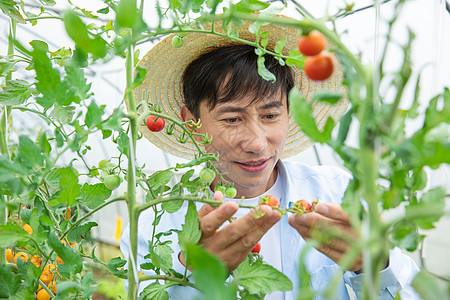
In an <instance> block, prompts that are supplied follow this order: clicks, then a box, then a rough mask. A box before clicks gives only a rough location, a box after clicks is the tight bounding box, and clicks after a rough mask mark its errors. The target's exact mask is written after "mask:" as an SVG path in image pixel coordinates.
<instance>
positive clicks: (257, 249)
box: [251, 242, 261, 253]
mask: <svg viewBox="0 0 450 300" xmlns="http://www.w3.org/2000/svg"><path fill="white" fill-rule="evenodd" d="M259 251H261V243H260V242H258V243H257V244H256V245H255V247H253V249H252V251H251V252H252V253H259Z"/></svg>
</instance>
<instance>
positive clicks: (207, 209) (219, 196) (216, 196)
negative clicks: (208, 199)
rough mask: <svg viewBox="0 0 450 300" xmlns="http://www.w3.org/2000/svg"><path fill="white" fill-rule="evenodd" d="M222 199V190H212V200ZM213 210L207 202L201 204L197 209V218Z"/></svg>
mask: <svg viewBox="0 0 450 300" xmlns="http://www.w3.org/2000/svg"><path fill="white" fill-rule="evenodd" d="M222 199H223V194H222V192H221V191H215V192H214V196H213V200H215V201H221V200H222ZM213 210H214V207H212V206H211V205H209V204H205V205H203V206H202V208H200V210H199V211H198V217H199V219H201V218H202V217H204V216H206V215H207V214H209V213H210V212H212V211H213Z"/></svg>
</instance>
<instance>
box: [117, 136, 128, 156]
mask: <svg viewBox="0 0 450 300" xmlns="http://www.w3.org/2000/svg"><path fill="white" fill-rule="evenodd" d="M129 146H130V138H129V137H128V135H127V134H126V133H125V132H121V133H120V135H119V138H118V139H117V148H118V149H119V151H120V152H122V153H123V154H125V155H126V156H128V147H129Z"/></svg>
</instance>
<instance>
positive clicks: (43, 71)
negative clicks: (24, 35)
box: [30, 40, 67, 108]
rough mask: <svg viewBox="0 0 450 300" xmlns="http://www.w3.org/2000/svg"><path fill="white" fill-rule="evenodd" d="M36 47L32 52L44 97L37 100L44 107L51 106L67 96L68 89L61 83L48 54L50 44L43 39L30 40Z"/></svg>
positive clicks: (38, 86)
mask: <svg viewBox="0 0 450 300" xmlns="http://www.w3.org/2000/svg"><path fill="white" fill-rule="evenodd" d="M30 45H31V46H32V47H33V48H34V50H33V52H32V56H33V66H34V70H35V71H36V80H37V81H38V82H37V83H36V88H37V90H38V91H39V92H41V93H42V97H40V98H37V99H36V101H37V103H38V104H39V105H41V106H43V107H44V108H49V107H51V106H52V105H53V104H54V103H55V102H56V101H57V99H59V98H66V97H67V95H66V90H65V88H64V87H63V86H62V84H61V78H60V74H59V72H58V71H57V70H55V69H53V68H52V63H51V61H50V59H49V58H48V56H47V51H48V45H47V44H46V43H45V42H43V41H38V40H34V41H31V42H30Z"/></svg>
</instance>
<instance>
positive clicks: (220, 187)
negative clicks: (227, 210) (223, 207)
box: [214, 185, 226, 195]
mask: <svg viewBox="0 0 450 300" xmlns="http://www.w3.org/2000/svg"><path fill="white" fill-rule="evenodd" d="M217 191H221V192H222V194H224V195H225V191H226V188H225V187H224V186H223V185H216V187H215V188H214V192H217Z"/></svg>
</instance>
